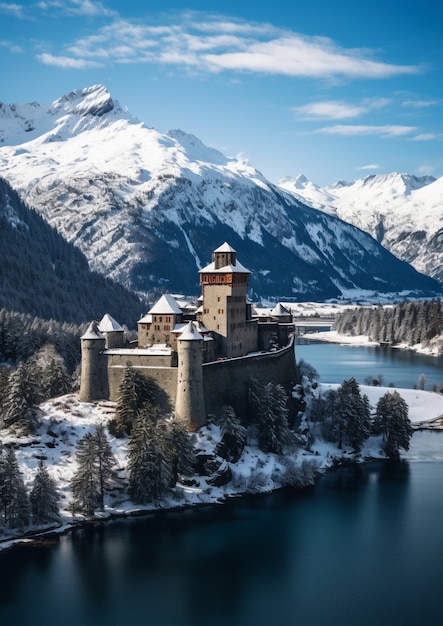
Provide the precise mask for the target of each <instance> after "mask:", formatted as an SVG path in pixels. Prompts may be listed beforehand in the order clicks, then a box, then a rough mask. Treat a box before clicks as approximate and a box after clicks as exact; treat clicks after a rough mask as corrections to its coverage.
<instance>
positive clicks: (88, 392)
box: [79, 322, 108, 402]
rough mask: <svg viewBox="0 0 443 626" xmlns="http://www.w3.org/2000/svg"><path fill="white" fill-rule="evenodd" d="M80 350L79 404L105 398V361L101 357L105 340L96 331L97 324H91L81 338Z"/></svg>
mask: <svg viewBox="0 0 443 626" xmlns="http://www.w3.org/2000/svg"><path fill="white" fill-rule="evenodd" d="M81 348H82V361H81V378H80V393H79V400H80V402H94V401H95V400H102V399H104V398H107V397H108V382H107V361H106V359H105V358H103V357H102V356H101V353H102V352H103V350H104V349H105V338H104V336H103V335H102V334H101V332H100V331H99V330H98V327H97V322H91V324H90V325H89V327H88V330H87V331H86V332H85V334H84V335H82V336H81Z"/></svg>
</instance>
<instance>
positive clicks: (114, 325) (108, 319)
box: [98, 313, 123, 333]
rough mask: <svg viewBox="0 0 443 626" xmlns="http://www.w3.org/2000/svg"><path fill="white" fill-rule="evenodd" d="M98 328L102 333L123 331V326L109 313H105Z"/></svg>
mask: <svg viewBox="0 0 443 626" xmlns="http://www.w3.org/2000/svg"><path fill="white" fill-rule="evenodd" d="M98 329H99V331H100V332H101V333H109V332H113V331H117V330H118V331H123V328H122V327H121V326H120V324H119V323H118V322H116V321H115V319H114V318H113V317H112V316H111V315H109V313H105V315H103V317H102V320H101V322H100V324H99V325H98Z"/></svg>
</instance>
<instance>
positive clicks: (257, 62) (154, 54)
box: [40, 0, 422, 80]
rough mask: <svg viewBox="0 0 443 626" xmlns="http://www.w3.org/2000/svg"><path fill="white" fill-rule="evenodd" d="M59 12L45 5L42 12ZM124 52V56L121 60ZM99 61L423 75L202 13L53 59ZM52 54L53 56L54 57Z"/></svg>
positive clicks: (69, 7)
mask: <svg viewBox="0 0 443 626" xmlns="http://www.w3.org/2000/svg"><path fill="white" fill-rule="evenodd" d="M55 4H56V5H57V6H58V5H59V2H58V1H56V0H47V1H46V2H41V3H40V5H41V6H42V9H43V7H44V8H45V9H47V8H48V7H49V6H50V5H53V6H54V5H55ZM63 4H64V6H65V10H66V11H70V12H71V13H74V12H77V13H80V12H83V14H85V15H86V14H89V15H98V14H100V15H105V14H106V13H105V12H106V9H105V7H104V6H103V5H102V3H101V2H95V1H94V2H92V0H70V1H69V2H66V3H63ZM123 51H124V53H123ZM67 53H68V54H70V55H72V57H73V59H77V61H80V60H81V59H90V58H94V57H100V58H101V59H103V60H104V59H106V60H107V61H108V62H109V63H111V62H112V63H152V64H162V65H170V66H184V67H185V68H186V67H187V68H192V70H193V71H201V72H211V73H220V72H224V71H230V72H237V73H255V74H274V75H284V76H293V77H310V78H318V79H325V78H327V79H331V80H334V79H337V78H340V79H343V78H348V79H354V78H359V79H363V78H364V79H374V78H389V77H392V76H399V75H405V74H414V73H419V72H421V71H422V68H421V67H420V66H417V65H394V64H391V63H385V62H383V61H379V60H376V59H375V58H374V57H375V53H371V52H368V51H367V50H359V49H345V48H342V47H340V46H338V45H337V44H336V43H335V42H334V41H332V40H331V39H329V38H326V37H307V36H305V35H302V34H299V33H294V32H291V31H288V30H284V29H278V28H276V27H274V26H272V25H269V24H251V23H247V22H244V21H242V20H236V19H226V18H223V17H220V16H216V15H208V14H205V13H201V14H199V13H198V14H196V13H189V12H188V13H182V14H181V15H177V14H174V15H172V16H170V18H169V20H165V21H164V22H163V23H162V24H156V25H153V22H152V20H151V21H150V22H149V23H146V22H142V21H137V22H135V21H129V20H122V19H120V18H118V17H117V16H115V15H113V16H112V19H111V21H110V23H109V24H107V25H106V26H103V27H101V28H99V29H98V30H97V31H96V32H94V33H93V34H91V35H90V36H89V37H84V38H82V39H78V40H75V41H73V42H71V43H68V44H67V46H66V48H65V49H64V50H62V51H60V55H61V56H63V57H66V56H67ZM55 56H56V53H55V52H54V57H55Z"/></svg>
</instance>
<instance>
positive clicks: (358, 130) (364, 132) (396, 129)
mask: <svg viewBox="0 0 443 626" xmlns="http://www.w3.org/2000/svg"><path fill="white" fill-rule="evenodd" d="M314 132H315V133H321V134H325V135H341V136H342V137H358V136H371V135H372V136H377V137H384V138H392V137H404V136H405V135H410V134H411V133H415V132H417V127H416V126H400V125H396V124H391V125H389V124H386V125H383V126H369V125H367V126H364V125H355V126H353V125H345V124H341V125H336V126H326V127H324V128H319V129H318V130H316V131H314Z"/></svg>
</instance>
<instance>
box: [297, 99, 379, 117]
mask: <svg viewBox="0 0 443 626" xmlns="http://www.w3.org/2000/svg"><path fill="white" fill-rule="evenodd" d="M291 111H292V112H293V113H296V114H297V115H301V116H302V117H305V118H308V119H319V118H320V119H328V120H343V119H349V118H353V117H359V116H360V115H362V114H363V113H366V111H367V107H364V106H358V105H353V104H348V103H346V102H335V101H327V102H312V103H311V104H306V105H304V106H301V107H293V108H292V109H291Z"/></svg>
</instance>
